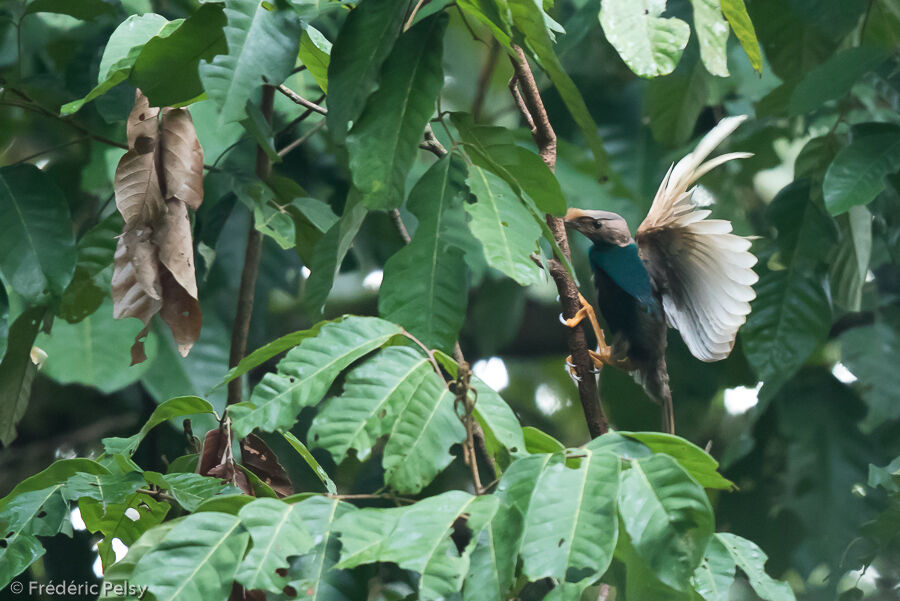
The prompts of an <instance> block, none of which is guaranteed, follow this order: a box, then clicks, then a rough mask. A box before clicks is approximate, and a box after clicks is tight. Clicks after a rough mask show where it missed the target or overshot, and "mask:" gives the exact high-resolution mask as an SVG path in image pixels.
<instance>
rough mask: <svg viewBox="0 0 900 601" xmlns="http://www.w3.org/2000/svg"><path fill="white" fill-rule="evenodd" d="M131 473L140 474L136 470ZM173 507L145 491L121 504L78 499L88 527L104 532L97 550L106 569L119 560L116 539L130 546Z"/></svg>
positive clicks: (133, 495) (95, 531)
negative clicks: (114, 542) (115, 545)
mask: <svg viewBox="0 0 900 601" xmlns="http://www.w3.org/2000/svg"><path fill="white" fill-rule="evenodd" d="M132 474H134V475H135V476H137V477H138V478H140V477H141V475H140V474H139V473H137V472H132ZM141 480H143V478H141ZM170 508H171V505H169V504H168V503H166V502H165V501H157V500H156V499H154V498H153V497H151V496H150V495H147V494H144V493H133V494H131V495H130V496H129V497H128V498H126V499H125V500H124V501H123V502H121V503H110V504H108V505H104V504H103V503H102V502H101V501H98V500H96V499H92V498H90V497H85V498H82V499H79V500H78V510H79V511H80V512H81V519H82V520H83V521H84V525H85V528H87V529H88V530H89V531H90V532H92V533H95V534H96V533H98V532H99V533H100V534H102V535H103V540H101V541H100V542H98V543H97V551H98V552H99V554H100V561H101V562H102V564H103V568H104V570H106V569H107V568H109V567H110V566H111V565H112V564H114V563H115V562H116V552H115V550H114V549H113V546H112V541H113V540H114V539H116V538H117V539H119V540H120V541H122V543H123V544H125V545H131V544H132V543H134V542H135V541H136V540H137V539H138V538H139V537H140V536H141V535H142V534H143V533H144V532H146V531H147V530H149V529H150V528H153V527H154V526H156V525H157V524H159V523H160V522H162V520H163V518H165V517H166V514H167V513H168V512H169V509H170ZM135 516H137V517H136V518H135Z"/></svg>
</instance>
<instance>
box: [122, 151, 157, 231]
mask: <svg viewBox="0 0 900 601" xmlns="http://www.w3.org/2000/svg"><path fill="white" fill-rule="evenodd" d="M115 191H116V207H117V208H118V209H119V213H121V214H122V218H123V219H124V220H125V228H126V229H128V228H130V227H139V226H147V225H150V224H151V223H153V222H155V221H156V220H158V219H159V218H160V217H162V215H163V213H165V211H166V204H165V202H164V201H163V196H162V191H161V190H160V189H159V177H158V175H157V173H156V160H155V157H154V154H153V153H145V154H141V153H139V152H138V151H137V150H133V149H132V150H129V151H128V152H126V153H125V156H123V157H122V158H121V159H120V160H119V165H118V167H116V181H115Z"/></svg>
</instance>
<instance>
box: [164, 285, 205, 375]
mask: <svg viewBox="0 0 900 601" xmlns="http://www.w3.org/2000/svg"><path fill="white" fill-rule="evenodd" d="M160 279H161V280H162V289H163V306H162V308H161V309H160V311H159V316H160V317H162V320H163V321H164V322H166V325H168V326H169V329H170V330H172V337H173V338H175V343H176V344H177V345H178V352H179V353H180V354H181V356H182V357H187V356H188V353H189V352H191V348H192V347H193V346H194V343H195V342H197V339H198V338H200V328H201V326H202V325H203V315H202V313H201V312H200V303H198V302H197V299H196V298H193V297H191V296H190V295H189V294H188V293H187V291H186V290H185V289H184V288H182V287H181V286H180V285H179V284H178V282H176V281H175V278H174V276H173V275H172V274H171V273H169V272H168V271H166V270H163V271H162V273H161V274H160Z"/></svg>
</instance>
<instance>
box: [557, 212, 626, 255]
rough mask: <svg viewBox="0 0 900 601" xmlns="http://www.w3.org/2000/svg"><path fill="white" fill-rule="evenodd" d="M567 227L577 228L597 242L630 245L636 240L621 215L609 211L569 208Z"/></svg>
mask: <svg viewBox="0 0 900 601" xmlns="http://www.w3.org/2000/svg"><path fill="white" fill-rule="evenodd" d="M563 220H564V221H565V223H566V227H571V228H575V229H576V230H578V231H579V232H581V233H582V234H584V235H585V236H587V237H588V238H590V239H591V241H592V242H594V243H597V244H608V245H612V246H628V245H629V244H631V243H632V242H633V241H634V240H632V238H631V232H630V231H628V224H627V223H625V220H624V219H623V218H622V217H621V215H617V214H615V213H610V212H609V211H586V210H583V209H574V208H573V209H569V210H568V211H567V212H566V216H565V217H564V219H563Z"/></svg>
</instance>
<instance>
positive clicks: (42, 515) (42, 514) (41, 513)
mask: <svg viewBox="0 0 900 601" xmlns="http://www.w3.org/2000/svg"><path fill="white" fill-rule="evenodd" d="M46 515H47V512H46V511H40V512H38V514H37V517H39V518H42V517H45V516H46Z"/></svg>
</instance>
